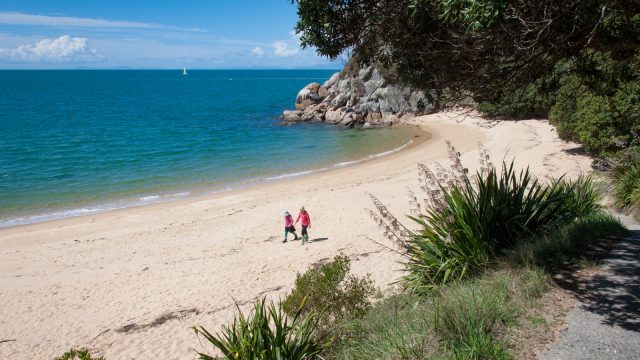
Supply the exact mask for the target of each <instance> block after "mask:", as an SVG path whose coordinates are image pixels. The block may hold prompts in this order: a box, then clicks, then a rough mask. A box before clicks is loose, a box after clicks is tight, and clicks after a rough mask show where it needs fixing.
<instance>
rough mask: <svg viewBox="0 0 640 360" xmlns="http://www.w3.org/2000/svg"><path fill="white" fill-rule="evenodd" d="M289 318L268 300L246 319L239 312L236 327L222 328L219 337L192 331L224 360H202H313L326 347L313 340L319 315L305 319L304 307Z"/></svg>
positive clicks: (199, 328) (203, 355) (202, 355)
mask: <svg viewBox="0 0 640 360" xmlns="http://www.w3.org/2000/svg"><path fill="white" fill-rule="evenodd" d="M303 306H304V304H302V305H301V307H300V308H299V309H298V310H297V311H296V312H295V314H293V316H292V317H287V316H286V315H285V313H284V311H282V309H281V308H280V306H276V305H275V304H273V303H271V304H270V305H268V306H267V305H266V301H265V299H264V298H263V299H261V300H258V301H257V302H256V303H255V304H254V306H253V309H252V311H251V312H250V313H249V314H248V315H247V316H245V315H244V314H243V312H242V311H240V309H239V308H238V314H237V315H236V317H235V319H234V320H233V323H232V324H231V325H230V326H223V327H222V330H221V333H220V334H215V335H214V334H211V333H210V332H208V331H207V330H206V329H205V328H204V327H202V326H195V327H193V330H194V331H195V333H196V334H197V335H199V336H202V337H203V338H204V339H205V340H206V341H207V342H209V343H210V344H211V345H212V346H213V347H214V348H215V349H216V350H217V351H219V352H221V353H222V354H223V357H216V356H214V355H210V354H206V353H201V352H199V353H198V355H199V357H200V359H203V360H213V359H235V360H244V359H273V360H281V359H294V360H295V359H314V358H315V357H316V355H317V354H319V353H320V351H321V350H322V348H323V346H324V344H323V343H322V340H321V339H317V338H314V331H315V329H316V327H317V324H318V318H317V314H316V313H315V312H313V311H310V312H308V313H307V315H306V316H305V317H304V318H303V317H302V316H301V315H302V307H303Z"/></svg>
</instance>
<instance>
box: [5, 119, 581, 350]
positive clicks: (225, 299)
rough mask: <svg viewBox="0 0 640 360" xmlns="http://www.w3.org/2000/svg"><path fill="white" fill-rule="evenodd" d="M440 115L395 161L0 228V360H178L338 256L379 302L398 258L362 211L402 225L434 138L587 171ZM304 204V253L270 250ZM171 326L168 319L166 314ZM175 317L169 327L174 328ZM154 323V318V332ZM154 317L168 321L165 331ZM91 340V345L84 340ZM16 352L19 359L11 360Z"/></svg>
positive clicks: (555, 169)
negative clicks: (82, 356)
mask: <svg viewBox="0 0 640 360" xmlns="http://www.w3.org/2000/svg"><path fill="white" fill-rule="evenodd" d="M480 122H481V120H478V119H475V118H473V117H471V116H470V117H468V118H467V119H466V120H465V121H464V122H461V123H457V122H456V121H454V120H452V119H451V117H450V116H448V115H447V114H442V113H441V114H434V115H428V116H423V117H420V118H417V119H415V121H414V122H412V125H418V126H420V127H422V128H423V129H425V130H426V131H428V132H429V133H431V137H430V138H428V139H424V137H423V140H428V141H422V142H418V141H416V142H414V144H412V146H410V147H408V148H407V149H403V150H402V151H399V152H397V153H394V154H391V155H388V156H384V157H381V158H378V159H373V160H372V161H366V162H363V163H360V164H356V165H354V166H347V167H344V168H338V169H333V170H331V171H326V172H322V173H315V174H311V175H310V176H301V177H297V178H290V179H285V180H284V181H273V182H270V183H265V184H260V185H259V186H252V187H249V188H246V189H239V190H234V191H229V192H225V193H219V194H212V195H207V196H203V197H199V198H197V199H181V200H176V201H171V202H166V203H158V204H153V205H148V206H142V207H137V208H128V209H121V210H115V211H111V212H107V213H102V214H97V215H91V216H84V217H77V218H70V219H63V220H56V221H50V222H44V223H38V224H31V225H25V226H20V227H12V228H4V229H0V278H2V282H0V302H1V303H3V304H4V306H3V307H0V332H1V333H2V334H3V337H5V338H10V339H17V341H15V342H7V343H2V344H0V358H11V359H14V358H15V359H21V358H26V357H27V356H28V357H36V358H52V357H55V356H59V355H60V354H62V353H63V352H64V351H67V350H69V349H70V348H71V347H76V348H77V347H82V346H85V347H90V348H91V349H93V350H94V351H95V352H96V353H97V354H99V355H100V356H105V357H106V358H107V359H121V358H145V359H146V358H167V357H171V358H176V359H192V358H193V355H194V352H193V349H194V348H195V349H198V350H202V351H210V349H209V348H206V347H204V346H206V345H200V344H199V343H198V340H197V338H196V337H195V335H194V333H193V331H192V330H191V329H190V327H191V326H193V325H202V326H204V327H206V328H207V329H208V330H210V331H217V330H218V329H219V327H220V326H221V325H223V324H227V323H228V321H229V320H231V319H232V318H233V315H234V313H235V312H236V308H235V304H236V303H237V304H240V308H241V309H243V310H246V309H247V308H248V307H249V306H250V305H251V304H252V302H253V301H255V300H256V299H259V298H262V297H266V298H267V300H276V301H277V300H278V299H279V298H283V297H284V296H285V295H286V293H287V292H288V291H289V290H290V289H291V288H292V286H293V285H294V282H295V278H296V273H298V272H303V271H305V270H306V269H307V268H308V267H309V266H312V265H314V264H318V263H323V262H326V261H328V260H330V259H332V258H333V257H334V256H335V255H337V254H340V253H343V254H345V255H346V256H348V257H349V258H350V259H351V265H352V272H353V274H354V275H356V276H364V275H366V274H370V276H371V279H372V280H373V281H374V283H375V284H376V286H378V287H379V288H380V289H381V290H382V291H383V293H389V291H392V290H393V289H394V288H393V285H390V284H392V283H393V282H394V281H396V280H397V279H398V277H399V276H400V275H401V270H402V266H401V264H400V263H399V262H400V261H401V257H400V255H398V254H397V253H395V252H393V251H390V250H388V249H385V248H383V247H382V246H380V245H379V243H382V244H386V245H388V246H389V247H391V248H393V246H394V245H393V244H391V243H390V242H389V240H388V239H386V238H385V237H384V235H383V234H382V233H381V231H380V230H379V229H378V228H377V227H376V225H375V223H374V222H373V220H372V219H371V218H370V217H369V215H368V214H367V213H366V211H364V210H365V209H366V208H371V207H372V206H373V205H372V203H371V199H370V198H369V196H368V195H367V194H369V193H370V194H374V195H375V196H376V197H378V199H380V201H382V202H383V203H384V205H385V206H387V207H388V209H389V211H391V212H392V213H393V214H395V215H396V216H398V218H400V219H403V218H404V217H403V214H407V213H408V211H409V204H408V200H409V199H408V196H407V188H409V189H413V190H414V191H415V190H417V189H419V186H420V184H419V182H418V177H417V174H416V172H417V166H416V164H417V163H418V162H421V163H425V164H429V163H432V162H436V161H439V162H441V164H442V165H443V166H445V167H446V166H447V165H448V164H449V161H448V154H447V148H446V144H445V140H450V141H451V142H452V144H453V145H454V146H455V147H456V149H457V151H459V152H460V153H461V154H462V162H463V164H464V166H465V167H468V168H469V169H470V171H474V170H475V169H476V168H477V166H478V151H477V143H478V142H479V141H480V142H482V143H483V145H484V147H485V148H487V149H488V150H489V152H490V154H491V157H492V158H493V159H496V160H499V159H503V158H505V156H506V157H507V158H511V157H514V156H515V158H516V163H517V166H518V167H522V166H526V165H530V166H531V170H532V172H533V173H534V174H536V175H537V176H545V177H548V176H556V177H557V176H559V175H561V174H562V173H565V172H567V173H568V174H567V176H570V177H572V176H577V175H579V174H582V173H584V172H585V171H587V172H588V171H589V169H590V167H589V164H590V163H591V160H590V159H589V158H588V157H586V156H583V155H580V154H578V153H576V152H575V151H574V150H575V148H577V145H575V144H571V143H566V142H563V141H561V140H559V139H558V137H557V134H556V133H555V131H554V130H553V128H552V126H551V125H549V124H548V123H547V122H546V121H542V120H524V121H517V122H515V121H514V122H503V123H500V124H498V125H496V126H494V127H491V128H488V127H483V126H482V124H481V123H480ZM300 206H305V208H306V209H307V210H308V211H309V213H310V215H311V219H312V220H311V221H312V227H311V228H310V229H309V235H310V240H311V241H310V242H309V243H307V244H306V245H305V246H301V245H300V243H298V242H293V241H290V242H288V243H286V244H283V243H282V242H281V241H282V236H283V235H282V212H283V211H285V210H289V211H291V212H292V213H294V214H295V212H296V210H297V209H298V208H299V207H300ZM172 314H173V315H172ZM176 314H178V315H179V316H176ZM158 319H164V320H162V321H159V320H158ZM167 319H168V320H167ZM97 335H99V336H97ZM25 354H28V355H25Z"/></svg>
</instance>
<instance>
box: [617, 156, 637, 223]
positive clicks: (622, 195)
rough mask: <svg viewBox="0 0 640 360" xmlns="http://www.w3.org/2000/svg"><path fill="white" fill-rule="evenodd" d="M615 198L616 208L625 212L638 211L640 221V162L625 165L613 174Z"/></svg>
mask: <svg viewBox="0 0 640 360" xmlns="http://www.w3.org/2000/svg"><path fill="white" fill-rule="evenodd" d="M612 175H613V198H614V201H615V205H616V207H618V208H619V209H620V210H623V211H636V218H638V219H640V213H638V212H637V210H638V209H639V208H640V161H636V162H634V163H630V164H628V163H623V164H621V165H619V166H617V167H616V168H615V169H614V170H613V172H612Z"/></svg>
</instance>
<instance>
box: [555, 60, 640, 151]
mask: <svg viewBox="0 0 640 360" xmlns="http://www.w3.org/2000/svg"><path fill="white" fill-rule="evenodd" d="M631 54H632V55H630V56H625V57H622V58H616V57H614V56H613V55H612V54H611V53H602V52H597V51H586V52H584V53H582V54H581V55H580V56H579V57H577V59H575V60H574V61H573V63H572V71H571V72H569V73H568V74H567V75H566V76H564V77H563V78H562V79H561V81H560V83H561V86H560V87H559V89H558V91H557V96H556V102H555V103H554V105H553V106H552V107H551V109H550V113H549V119H550V120H551V122H553V123H554V124H555V125H556V126H557V128H558V134H559V135H560V136H561V137H562V138H563V139H566V140H573V141H577V142H579V143H581V144H583V145H584V146H585V148H586V149H587V150H588V151H590V152H592V153H594V154H596V155H600V156H608V155H613V154H615V153H617V152H619V151H621V150H624V149H626V148H628V147H633V146H638V145H640V84H639V83H638V78H639V77H640V51H638V50H635V53H631Z"/></svg>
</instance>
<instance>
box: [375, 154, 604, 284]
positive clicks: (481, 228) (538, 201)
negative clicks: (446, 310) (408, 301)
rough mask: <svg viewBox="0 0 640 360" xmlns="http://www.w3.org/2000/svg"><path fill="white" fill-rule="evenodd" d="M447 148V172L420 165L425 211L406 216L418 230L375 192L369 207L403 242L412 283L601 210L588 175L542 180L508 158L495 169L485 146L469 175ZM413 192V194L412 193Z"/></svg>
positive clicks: (449, 273) (455, 273)
mask: <svg viewBox="0 0 640 360" xmlns="http://www.w3.org/2000/svg"><path fill="white" fill-rule="evenodd" d="M450 153H451V154H452V156H451V157H452V160H453V166H452V167H453V170H451V171H449V175H440V177H439V178H436V176H434V175H433V173H432V172H431V171H430V170H429V169H428V168H427V167H425V166H422V167H421V169H422V170H421V171H422V172H423V173H425V174H424V175H422V177H423V183H425V184H426V185H425V186H424V187H423V190H424V191H425V192H426V194H427V197H428V198H429V199H430V200H429V201H430V203H428V204H425V208H426V211H421V210H420V209H419V208H418V209H417V210H418V214H417V215H415V216H410V219H412V220H413V221H414V222H415V223H416V224H417V225H418V226H419V230H417V231H409V230H408V228H407V227H405V226H403V225H401V224H400V222H399V221H398V220H397V219H396V218H395V217H393V216H392V215H391V214H390V213H389V212H388V210H387V209H386V208H385V207H384V206H383V205H382V204H381V203H380V201H378V200H377V199H375V198H374V203H375V204H376V208H377V209H378V214H376V213H373V212H371V213H372V215H373V216H374V218H375V219H376V220H377V221H378V224H379V225H381V226H382V227H383V228H384V229H385V233H386V234H387V236H388V237H389V238H390V239H392V240H395V241H396V242H398V243H399V244H400V245H401V246H402V248H403V249H404V257H405V265H406V269H405V270H406V275H405V276H404V281H405V284H406V286H407V287H408V288H409V289H411V290H412V291H419V292H423V291H431V290H433V288H434V287H438V286H439V285H442V284H446V283H448V282H450V281H454V280H459V279H461V278H463V277H465V276H467V275H469V274H473V273H476V272H478V271H479V270H481V269H483V268H484V267H485V266H486V265H487V264H489V263H490V262H491V261H493V260H494V259H495V257H496V256H497V255H499V254H501V253H502V252H504V251H505V250H506V249H510V248H513V246H515V244H516V243H518V241H520V240H521V239H526V238H530V237H532V236H535V235H538V234H543V233H546V232H549V231H551V230H553V229H556V228H558V227H559V226H562V225H565V224H568V223H570V222H572V221H574V220H575V219H576V218H578V217H582V216H586V215H588V214H591V213H595V212H598V211H600V206H599V205H598V203H597V201H598V199H599V197H598V193H597V191H596V190H595V187H594V186H593V184H592V182H591V180H590V179H589V178H580V179H578V180H576V181H566V180H563V179H561V180H556V181H552V182H549V183H543V182H541V181H539V180H537V179H534V178H533V177H532V175H531V173H530V172H529V170H528V169H526V170H524V171H520V172H519V173H518V172H516V170H515V169H514V164H513V162H511V163H510V164H507V163H503V165H502V170H501V171H498V170H496V168H495V167H494V166H493V165H492V164H491V163H490V162H489V161H488V159H487V157H486V154H485V155H483V156H482V157H483V158H484V163H485V166H484V167H483V169H482V170H481V171H479V172H477V173H476V175H475V176H474V177H472V178H469V177H467V176H466V171H464V168H462V165H461V164H460V159H459V154H458V153H457V152H456V151H455V149H452V147H451V146H450ZM481 153H485V151H483V150H481ZM444 171H445V170H444V169H438V170H437V172H438V173H441V174H442V173H443V172H444ZM412 199H413V201H412V202H413V203H416V202H417V199H416V197H415V196H413V198H412Z"/></svg>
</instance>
